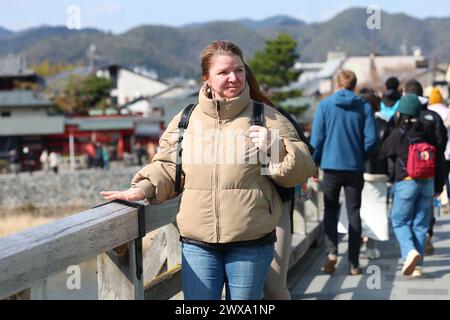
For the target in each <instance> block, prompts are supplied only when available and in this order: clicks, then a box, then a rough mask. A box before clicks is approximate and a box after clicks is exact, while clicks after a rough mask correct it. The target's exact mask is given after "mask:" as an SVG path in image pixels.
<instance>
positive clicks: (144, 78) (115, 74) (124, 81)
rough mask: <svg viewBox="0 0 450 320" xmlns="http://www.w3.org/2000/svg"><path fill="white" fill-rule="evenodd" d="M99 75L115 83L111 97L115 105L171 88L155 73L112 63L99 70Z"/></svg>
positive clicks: (97, 73)
mask: <svg viewBox="0 0 450 320" xmlns="http://www.w3.org/2000/svg"><path fill="white" fill-rule="evenodd" d="M96 75H97V76H98V77H105V78H107V79H110V80H111V81H112V83H113V89H112V90H111V99H112V104H113V105H120V106H121V105H124V104H127V103H129V102H131V101H134V100H135V99H137V98H139V97H146V96H153V95H155V94H157V93H160V92H162V91H165V90H167V89H168V88H169V85H168V84H167V83H164V82H162V81H159V80H157V79H156V78H154V76H155V74H151V73H146V72H143V70H141V69H131V68H128V67H124V66H121V65H118V64H111V65H107V66H105V67H101V68H99V69H98V70H97V72H96Z"/></svg>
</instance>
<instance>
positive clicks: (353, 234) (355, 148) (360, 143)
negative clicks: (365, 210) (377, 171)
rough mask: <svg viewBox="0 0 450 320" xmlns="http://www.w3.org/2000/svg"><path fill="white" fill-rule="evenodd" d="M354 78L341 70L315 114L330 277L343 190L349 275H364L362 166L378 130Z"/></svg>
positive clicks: (314, 143)
mask: <svg viewBox="0 0 450 320" xmlns="http://www.w3.org/2000/svg"><path fill="white" fill-rule="evenodd" d="M356 82H357V79H356V75H355V74H354V73H353V72H352V71H349V70H343V71H341V72H340V73H339V74H338V76H337V79H336V84H337V89H338V90H337V91H336V92H335V93H334V94H333V95H331V96H330V97H328V98H326V99H324V100H322V101H321V103H320V104H319V106H318V108H317V111H316V114H315V116H314V122H313V128H312V134H311V144H312V146H313V147H314V148H315V152H314V154H313V158H314V161H315V162H316V163H317V164H318V165H319V166H320V168H321V169H322V170H323V171H324V177H323V181H322V187H323V194H324V203H325V213H324V220H323V222H324V227H325V244H326V248H327V253H328V257H327V260H326V262H325V264H324V266H323V268H322V271H324V272H325V273H328V274H332V273H333V272H334V271H335V265H336V262H337V253H338V252H337V245H338V232H337V224H338V217H339V209H340V205H339V194H340V191H341V187H344V191H345V203H346V207H347V215H348V221H349V250H348V252H349V254H348V260H349V262H350V274H351V275H358V274H361V269H360V267H359V250H360V241H361V218H360V212H359V210H360V208H361V192H362V189H363V186H364V176H363V173H364V163H365V161H366V159H367V158H368V157H369V156H370V154H371V153H372V151H373V150H374V149H375V146H376V142H377V132H376V130H377V129H376V125H375V119H374V116H373V113H372V109H371V107H370V105H369V104H368V103H367V102H366V101H364V100H362V99H361V98H360V97H358V96H356V95H355V94H354V92H353V91H354V89H355V87H356Z"/></svg>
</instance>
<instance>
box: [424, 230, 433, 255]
mask: <svg viewBox="0 0 450 320" xmlns="http://www.w3.org/2000/svg"><path fill="white" fill-rule="evenodd" d="M433 253H434V247H433V243H432V242H431V237H430V235H429V234H428V233H427V235H426V238H425V254H426V255H427V256H430V255H432V254H433Z"/></svg>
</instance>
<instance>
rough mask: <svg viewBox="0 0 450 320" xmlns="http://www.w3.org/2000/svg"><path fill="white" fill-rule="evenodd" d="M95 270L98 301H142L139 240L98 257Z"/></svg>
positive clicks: (142, 286) (142, 289)
mask: <svg viewBox="0 0 450 320" xmlns="http://www.w3.org/2000/svg"><path fill="white" fill-rule="evenodd" d="M139 247H140V248H139ZM97 270H98V299H99V300H142V299H144V277H143V274H142V239H141V238H139V239H137V240H134V241H130V242H128V243H126V244H124V245H122V246H119V247H117V248H114V249H113V250H109V251H107V252H106V253H104V254H101V255H99V256H98V257H97Z"/></svg>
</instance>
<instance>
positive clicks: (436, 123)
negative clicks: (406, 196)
mask: <svg viewBox="0 0 450 320" xmlns="http://www.w3.org/2000/svg"><path fill="white" fill-rule="evenodd" d="M405 93H413V94H415V95H417V96H418V98H419V101H420V103H421V106H422V111H421V112H420V116H419V121H420V122H421V123H422V124H423V126H424V131H425V133H426V135H427V136H428V137H429V139H433V141H432V144H433V145H434V146H436V172H439V173H440V174H439V175H438V174H436V175H435V176H434V197H435V198H438V197H440V195H441V193H442V191H443V190H444V185H445V172H446V165H447V163H446V161H445V149H446V147H447V142H448V130H447V128H446V127H445V125H444V122H443V121H442V118H441V116H440V115H439V114H438V113H437V112H435V111H433V110H430V109H428V99H427V98H426V97H424V96H423V87H422V84H421V83H420V82H419V81H417V80H415V79H412V80H409V81H408V82H406V84H405ZM430 210H431V211H433V204H431V205H430ZM435 222H436V218H435V217H434V215H433V214H431V215H430V224H429V227H428V231H427V237H426V246H425V248H426V250H425V253H426V254H433V251H434V247H433V243H432V237H433V234H434V232H433V231H434V224H435Z"/></svg>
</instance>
